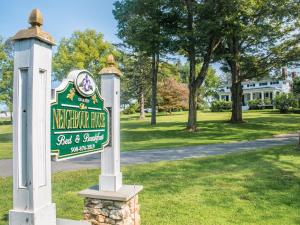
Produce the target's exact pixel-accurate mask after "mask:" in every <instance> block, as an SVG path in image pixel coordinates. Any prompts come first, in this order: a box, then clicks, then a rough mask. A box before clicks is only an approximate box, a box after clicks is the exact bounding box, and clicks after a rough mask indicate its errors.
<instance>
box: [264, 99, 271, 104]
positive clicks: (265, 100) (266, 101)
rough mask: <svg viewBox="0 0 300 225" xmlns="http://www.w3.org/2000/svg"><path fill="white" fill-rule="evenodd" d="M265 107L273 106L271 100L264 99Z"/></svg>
mask: <svg viewBox="0 0 300 225" xmlns="http://www.w3.org/2000/svg"><path fill="white" fill-rule="evenodd" d="M264 105H265V106H266V105H272V102H271V99H269V98H265V99H264Z"/></svg>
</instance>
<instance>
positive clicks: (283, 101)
mask: <svg viewBox="0 0 300 225" xmlns="http://www.w3.org/2000/svg"><path fill="white" fill-rule="evenodd" d="M274 103H275V107H276V109H279V111H280V113H287V112H288V111H289V108H293V107H297V105H298V103H297V99H296V98H295V96H294V95H292V94H285V93H282V94H280V95H277V96H276V97H275V99H274Z"/></svg>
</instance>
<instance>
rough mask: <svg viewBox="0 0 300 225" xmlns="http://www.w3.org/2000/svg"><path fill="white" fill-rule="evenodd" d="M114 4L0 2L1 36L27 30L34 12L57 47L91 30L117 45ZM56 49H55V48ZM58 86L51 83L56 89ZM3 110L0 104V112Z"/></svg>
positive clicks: (100, 0) (89, 0)
mask: <svg viewBox="0 0 300 225" xmlns="http://www.w3.org/2000/svg"><path fill="white" fill-rule="evenodd" d="M113 2H114V1H113V0H60V1H58V0H0V11H1V13H0V36H2V37H4V38H9V37H12V36H13V35H15V34H16V33H17V32H18V31H19V30H21V29H25V28H28V27H29V26H30V25H29V24H28V17H29V15H30V13H31V11H32V9H34V8H38V9H39V10H40V11H41V13H42V16H43V19H44V24H43V30H44V31H46V32H48V33H49V34H51V36H52V37H53V38H54V40H55V41H56V43H58V42H59V41H60V40H61V39H62V38H63V37H70V36H71V34H72V33H73V32H74V31H75V30H85V29H87V28H89V29H94V30H96V31H97V32H101V33H102V34H103V35H104V39H105V40H106V41H109V42H111V43H120V42H121V40H120V39H118V37H117V35H116V33H117V21H116V20H115V19H114V17H113V14H112V10H113ZM54 49H55V48H54ZM57 86H58V82H54V83H52V87H57ZM1 110H6V106H5V105H3V104H0V111H1Z"/></svg>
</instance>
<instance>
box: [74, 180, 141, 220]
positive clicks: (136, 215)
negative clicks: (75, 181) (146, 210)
mask: <svg viewBox="0 0 300 225" xmlns="http://www.w3.org/2000/svg"><path fill="white" fill-rule="evenodd" d="M142 189H143V187H142V186H133V185H123V186H122V187H121V188H120V189H119V190H118V191H117V192H109V191H99V186H94V187H91V188H89V189H86V190H83V191H81V192H80V193H79V195H80V196H82V197H84V198H85V201H84V205H85V208H84V212H83V214H84V219H85V220H88V221H90V222H91V224H92V225H140V224H141V219H140V207H139V203H138V193H139V192H140V191H141V190H142Z"/></svg>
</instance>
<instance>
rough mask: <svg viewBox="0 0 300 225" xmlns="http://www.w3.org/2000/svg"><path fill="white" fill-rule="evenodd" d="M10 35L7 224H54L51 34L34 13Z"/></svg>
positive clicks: (38, 13) (35, 12) (36, 13)
mask: <svg viewBox="0 0 300 225" xmlns="http://www.w3.org/2000/svg"><path fill="white" fill-rule="evenodd" d="M29 22H30V24H31V27H30V28H28V29H27V30H21V31H19V32H18V33H17V34H16V35H15V36H14V37H13V41H14V50H15V55H14V110H13V118H14V123H13V209H12V210H10V212H9V224H10V225H55V224H56V210H55V204H53V203H52V199H51V160H50V92H51V91H50V88H51V61H52V45H54V41H53V39H52V38H51V36H50V35H49V34H47V33H45V32H44V31H42V30H41V25H42V23H43V19H42V16H41V14H40V12H39V11H38V10H33V11H32V13H31V15H30V18H29Z"/></svg>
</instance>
